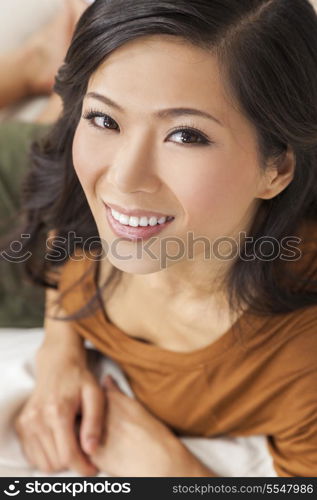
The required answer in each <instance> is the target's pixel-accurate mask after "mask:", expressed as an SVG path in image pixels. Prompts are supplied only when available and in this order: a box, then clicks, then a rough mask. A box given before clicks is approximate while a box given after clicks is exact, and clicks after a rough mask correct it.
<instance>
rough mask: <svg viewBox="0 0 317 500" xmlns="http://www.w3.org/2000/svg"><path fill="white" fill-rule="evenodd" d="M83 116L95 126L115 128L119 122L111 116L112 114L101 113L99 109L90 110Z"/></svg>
mask: <svg viewBox="0 0 317 500" xmlns="http://www.w3.org/2000/svg"><path fill="white" fill-rule="evenodd" d="M83 118H85V120H88V121H89V122H90V124H91V125H93V126H94V127H98V128H102V129H114V130H116V129H117V128H118V124H117V123H116V122H115V121H114V120H113V119H112V118H111V116H109V115H105V114H104V113H100V112H99V111H98V112H96V111H89V112H88V113H86V114H85V115H84V116H83Z"/></svg>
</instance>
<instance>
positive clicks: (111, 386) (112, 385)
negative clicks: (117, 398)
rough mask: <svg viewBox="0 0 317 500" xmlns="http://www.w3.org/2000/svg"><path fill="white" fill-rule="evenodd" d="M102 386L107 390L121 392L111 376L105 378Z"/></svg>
mask: <svg viewBox="0 0 317 500" xmlns="http://www.w3.org/2000/svg"><path fill="white" fill-rule="evenodd" d="M103 384H104V386H105V387H106V388H107V389H108V390H111V389H114V390H118V391H120V392H122V391H121V389H120V387H119V384H118V382H117V381H116V380H115V379H114V378H113V377H112V376H111V375H106V376H105V378H104V381H103Z"/></svg>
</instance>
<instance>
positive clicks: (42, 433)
mask: <svg viewBox="0 0 317 500" xmlns="http://www.w3.org/2000/svg"><path fill="white" fill-rule="evenodd" d="M60 329H62V330H63V334H64V338H67V341H66V340H65V342H64V341H63V340H62V336H60V337H59V338H58V340H59V341H57V342H55V343H54V344H52V342H51V341H50V342H47V343H44V344H43V346H42V347H41V348H40V350H39V351H38V354H37V358H36V380H37V383H36V387H35V390H34V392H33V393H32V395H31V397H30V399H29V400H28V401H27V403H26V404H25V406H24V407H23V408H22V411H21V412H20V414H19V415H18V417H17V419H16V421H15V428H16V431H17V433H18V436H19V438H20V440H21V444H22V448H23V451H24V453H25V455H26V457H27V459H28V461H29V462H30V463H31V464H32V465H33V466H35V467H36V468H37V469H39V470H41V471H44V472H54V471H60V470H65V469H72V470H75V471H77V472H78V473H80V474H82V475H84V476H90V475H95V474H96V473H97V472H98V470H97V469H96V467H95V466H94V465H93V464H92V463H91V462H90V460H89V458H88V455H87V453H91V452H92V451H93V450H94V449H95V448H96V446H97V445H98V442H99V439H100V436H101V433H102V425H103V422H104V406H105V394H104V391H103V390H102V389H101V387H100V386H99V384H98V382H97V380H96V379H95V377H94V376H93V374H92V373H91V372H90V371H89V370H88V368H87V364H86V351H85V348H84V345H83V343H80V342H79V340H78V338H75V337H73V338H72V340H70V339H71V333H72V332H71V331H70V330H69V329H70V327H69V325H65V324H64V325H63V324H60ZM67 329H68V331H67V332H66V330H67ZM66 333H67V334H68V335H65V334H66ZM79 413H80V414H81V415H82V420H81V424H80V431H79V436H77V432H76V425H75V421H76V416H77V415H78V414H79ZM83 450H84V451H83ZM85 452H86V453H85Z"/></svg>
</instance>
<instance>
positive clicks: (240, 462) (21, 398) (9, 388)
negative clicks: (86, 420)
mask: <svg viewBox="0 0 317 500" xmlns="http://www.w3.org/2000/svg"><path fill="white" fill-rule="evenodd" d="M43 335H44V332H43V329H42V328H36V329H13V328H11V329H0V367H1V377H0V476H1V477H4V476H7V477H13V476H15V477H18V476H20V477H41V476H52V477H67V476H79V475H78V474H77V473H76V472H75V471H65V472H61V473H56V474H55V473H54V474H47V473H42V472H40V471H39V470H36V469H34V468H32V467H30V466H29V465H28V463H27V461H26V459H25V457H24V455H23V453H22V451H21V448H20V445H19V441H18V438H17V435H16V433H15V431H14V427H13V424H12V423H13V420H14V417H15V415H16V414H17V412H18V411H19V409H20V408H21V406H22V405H23V403H24V402H25V400H26V398H27V397H28V396H29V395H30V394H31V392H32V389H33V387H34V355H35V352H36V350H37V349H38V347H39V345H40V344H41V342H42V339H43ZM86 346H87V348H88V349H89V360H90V365H91V367H92V369H93V370H94V372H95V373H96V375H97V376H98V378H99V379H100V378H101V377H103V376H104V375H105V374H106V373H110V374H111V375H113V376H114V378H115V379H116V380H117V382H118V383H119V385H120V387H121V389H122V390H123V391H124V392H125V393H126V394H127V395H128V396H132V397H133V393H132V390H131V388H130V387H129V384H128V382H127V380H126V378H125V376H124V374H123V372H122V370H121V369H120V367H119V366H118V365H117V364H116V363H115V362H113V361H112V360H109V359H106V358H105V357H100V355H98V354H97V353H96V351H95V350H94V349H93V348H92V346H91V345H90V344H89V343H86ZM181 440H182V441H183V443H184V444H185V445H186V446H187V447H188V448H189V449H190V450H191V451H192V453H194V454H195V455H196V456H197V457H198V458H199V459H200V460H201V461H202V462H204V463H205V464H206V465H207V466H209V467H210V468H211V469H212V470H214V471H215V473H216V474H217V475H219V476H221V477H276V476H277V474H276V472H275V470H274V468H273V463H272V458H271V456H270V454H269V452H268V449H267V446H266V438H265V436H262V435H258V436H251V437H247V438H246V437H239V438H228V437H221V438H210V439H207V438H192V437H186V436H183V437H181ZM99 476H100V477H109V476H108V474H106V473H100V474H99Z"/></svg>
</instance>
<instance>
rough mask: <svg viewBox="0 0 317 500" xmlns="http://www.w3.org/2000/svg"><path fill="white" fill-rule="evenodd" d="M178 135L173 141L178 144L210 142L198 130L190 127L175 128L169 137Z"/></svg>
mask: <svg viewBox="0 0 317 500" xmlns="http://www.w3.org/2000/svg"><path fill="white" fill-rule="evenodd" d="M173 136H178V138H179V139H178V140H176V141H173V142H177V143H179V144H210V141H209V140H208V139H207V138H206V137H205V136H204V135H203V134H201V133H200V132H198V131H196V130H194V129H191V128H182V129H178V130H175V131H174V132H173V133H172V134H170V135H169V137H173Z"/></svg>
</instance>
